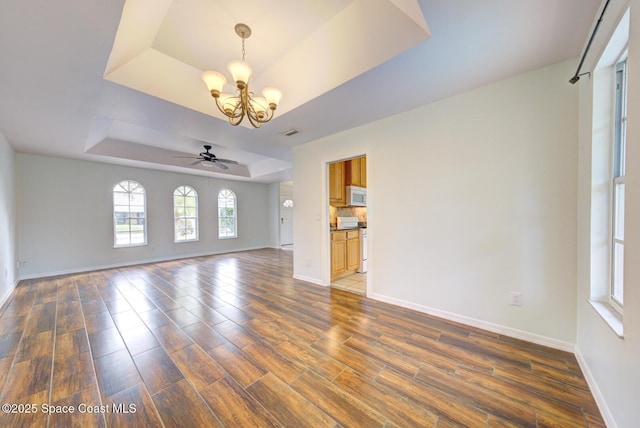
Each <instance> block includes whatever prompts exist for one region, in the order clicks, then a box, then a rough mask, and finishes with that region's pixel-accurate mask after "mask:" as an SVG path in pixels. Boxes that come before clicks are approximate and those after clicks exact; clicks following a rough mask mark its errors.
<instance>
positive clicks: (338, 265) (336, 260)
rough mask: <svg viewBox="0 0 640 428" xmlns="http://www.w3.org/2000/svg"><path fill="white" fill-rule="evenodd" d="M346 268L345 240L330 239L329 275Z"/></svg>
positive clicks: (339, 272) (337, 273)
mask: <svg viewBox="0 0 640 428" xmlns="http://www.w3.org/2000/svg"><path fill="white" fill-rule="evenodd" d="M345 270H347V241H331V276H332V277H333V276H335V275H339V274H341V273H342V272H344V271H345Z"/></svg>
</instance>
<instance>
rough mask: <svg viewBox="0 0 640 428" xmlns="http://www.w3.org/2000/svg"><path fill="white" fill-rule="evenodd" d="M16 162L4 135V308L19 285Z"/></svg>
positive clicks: (0, 205) (0, 290)
mask: <svg viewBox="0 0 640 428" xmlns="http://www.w3.org/2000/svg"><path fill="white" fill-rule="evenodd" d="M15 162H16V156H15V152H14V150H13V148H12V147H11V145H10V144H9V142H8V141H7V139H6V138H5V137H4V135H3V134H2V132H0V306H1V305H2V304H3V303H4V302H5V300H6V299H7V298H8V297H9V294H10V293H11V291H13V289H14V287H15V286H16V284H17V282H18V271H17V269H16V261H17V260H18V258H17V254H18V246H17V243H18V239H17V229H18V228H17V224H16V192H15V181H16V180H15Z"/></svg>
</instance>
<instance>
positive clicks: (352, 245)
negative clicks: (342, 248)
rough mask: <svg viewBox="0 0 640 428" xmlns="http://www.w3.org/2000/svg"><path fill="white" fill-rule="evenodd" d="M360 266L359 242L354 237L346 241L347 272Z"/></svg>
mask: <svg viewBox="0 0 640 428" xmlns="http://www.w3.org/2000/svg"><path fill="white" fill-rule="evenodd" d="M358 265H360V240H359V239H358V235H357V232H356V237H355V238H351V239H347V270H354V269H358Z"/></svg>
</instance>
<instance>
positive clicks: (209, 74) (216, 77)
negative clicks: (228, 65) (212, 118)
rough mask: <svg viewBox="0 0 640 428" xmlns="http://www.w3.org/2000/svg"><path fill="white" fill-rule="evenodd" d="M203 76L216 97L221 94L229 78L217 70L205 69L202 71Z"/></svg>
mask: <svg viewBox="0 0 640 428" xmlns="http://www.w3.org/2000/svg"><path fill="white" fill-rule="evenodd" d="M201 77H202V80H204V83H205V84H206V85H207V88H208V89H209V92H211V95H213V96H214V97H216V96H217V95H220V93H221V92H222V87H223V86H224V84H225V83H227V78H226V77H224V74H222V73H219V72H217V71H205V72H203V73H202V75H201Z"/></svg>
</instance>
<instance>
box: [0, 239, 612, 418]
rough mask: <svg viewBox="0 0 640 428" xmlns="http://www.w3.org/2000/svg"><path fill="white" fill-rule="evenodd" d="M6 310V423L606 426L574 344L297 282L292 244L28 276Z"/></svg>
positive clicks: (2, 347) (2, 324)
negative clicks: (554, 344) (528, 337)
mask: <svg viewBox="0 0 640 428" xmlns="http://www.w3.org/2000/svg"><path fill="white" fill-rule="evenodd" d="M0 317H1V318H0V385H1V386H2V391H1V398H0V402H1V403H8V404H13V406H12V407H10V408H8V410H9V412H8V413H7V412H6V410H7V407H6V406H4V407H3V410H4V411H5V412H3V413H2V414H0V426H22V427H24V426H41V427H45V426H49V427H56V426H61V427H62V426H64V427H69V426H78V427H80V426H81V427H90V426H139V427H161V426H165V427H174V426H175V427H215V426H226V427H243V426H246V427H262V426H286V427H322V426H328V427H334V426H344V427H381V426H385V427H397V426H406V427H431V426H437V427H454V426H469V427H604V423H603V421H602V418H601V416H600V414H599V412H598V408H597V407H596V404H595V402H594V400H593V397H592V395H591V393H590V391H589V388H588V386H587V384H586V382H585V380H584V378H583V375H582V373H581V371H580V369H579V367H578V364H577V362H576V360H575V358H574V356H573V355H572V354H569V353H566V352H561V351H557V350H553V349H549V348H545V347H541V346H537V345H533V344H530V343H526V342H522V341H519V340H515V339H510V338H508V337H504V336H500V335H497V334H494V333H489V332H486V331H482V330H479V329H475V328H470V327H466V326H463V325H460V324H455V323H451V322H447V321H444V320H441V319H438V318H435V317H430V316H426V315H424V314H420V313H417V312H413V311H409V310H406V309H401V308H398V307H394V306H391V305H387V304H383V303H380V302H376V301H373V300H369V299H367V298H365V297H363V296H359V295H356V294H350V293H347V292H344V291H341V290H335V289H331V288H328V287H326V288H325V287H318V286H314V285H310V284H307V283H304V282H301V281H296V280H294V279H292V254H291V252H288V251H282V250H275V249H265V250H257V251H249V252H242V253H232V254H225V255H218V256H212V257H202V258H196V259H187V260H179V261H171V262H164V263H156V264H149V265H142V266H133V267H127V268H120V269H111V270H104V271H98V272H91V273H83V274H75V275H67V276H61V277H56V278H44V279H38V280H27V281H22V282H21V283H20V284H19V285H18V287H17V289H16V290H15V292H14V293H13V295H12V297H11V298H10V300H8V301H7V303H6V304H5V305H4V306H3V307H2V309H1V310H0ZM53 406H56V407H53ZM63 406H67V407H63ZM12 411H15V413H12ZM70 411H73V413H70Z"/></svg>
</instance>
